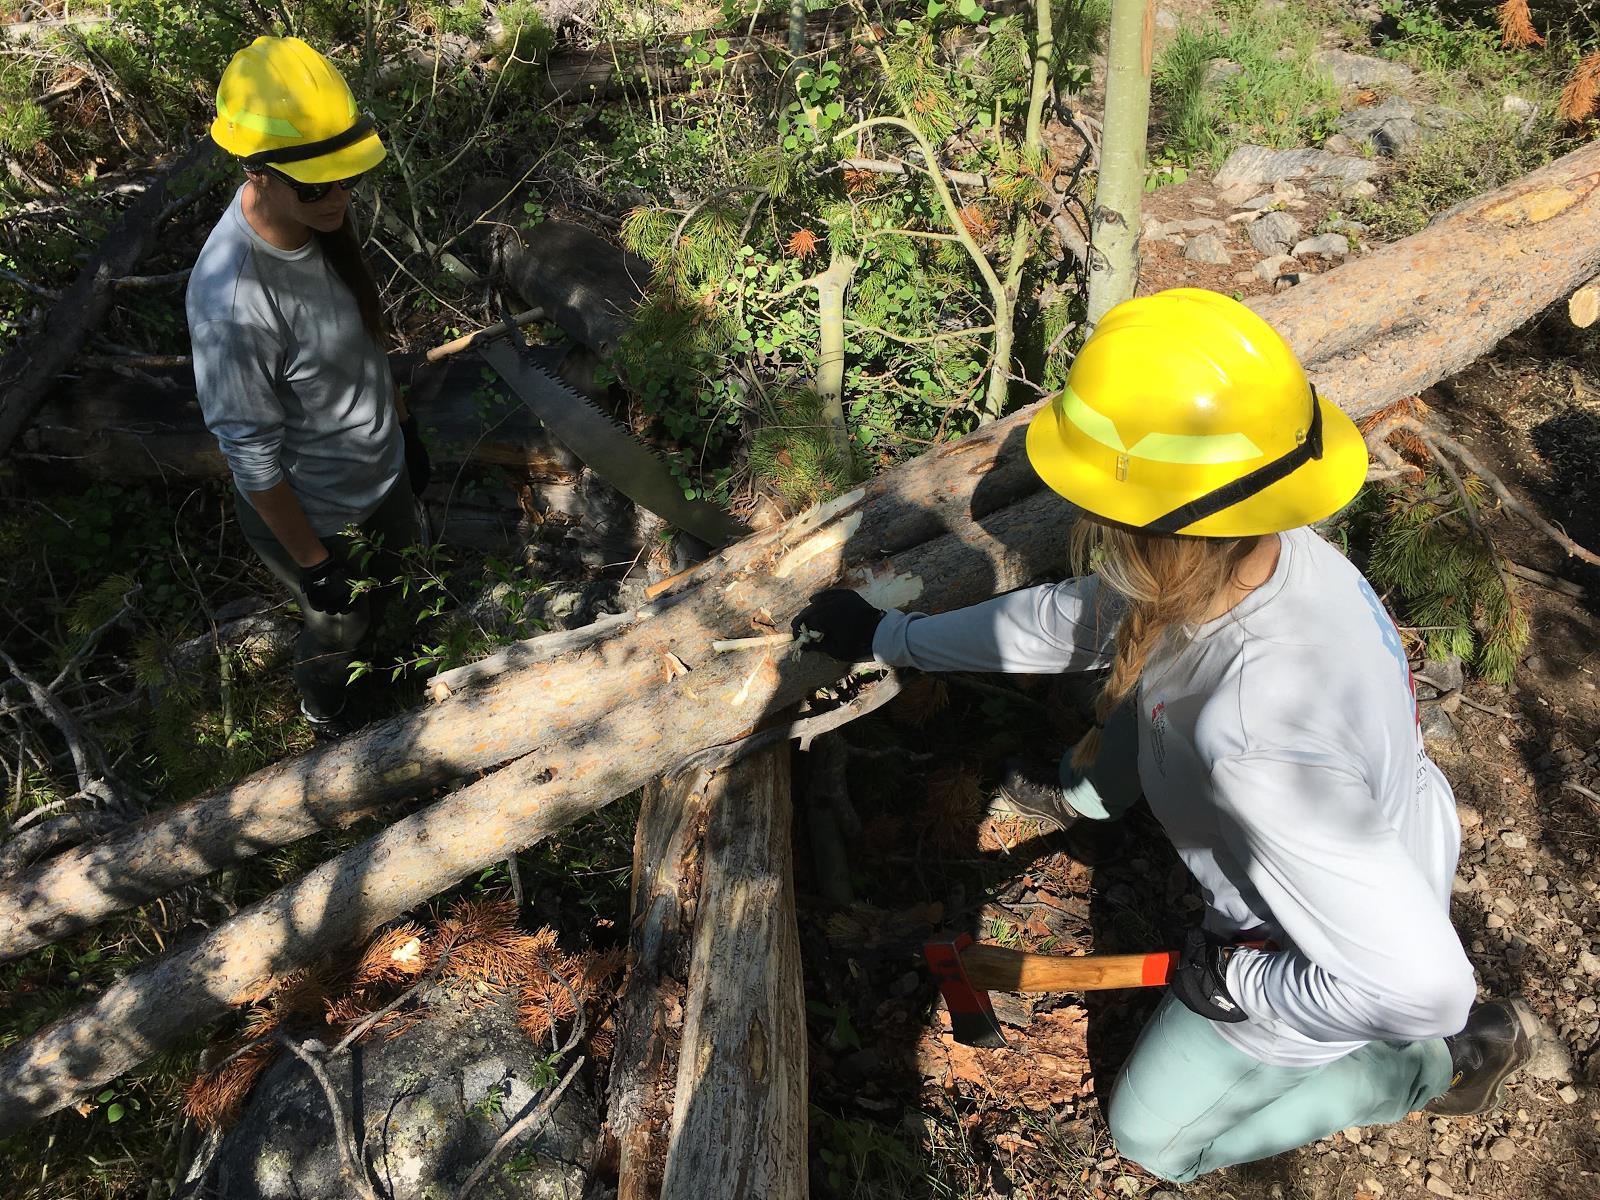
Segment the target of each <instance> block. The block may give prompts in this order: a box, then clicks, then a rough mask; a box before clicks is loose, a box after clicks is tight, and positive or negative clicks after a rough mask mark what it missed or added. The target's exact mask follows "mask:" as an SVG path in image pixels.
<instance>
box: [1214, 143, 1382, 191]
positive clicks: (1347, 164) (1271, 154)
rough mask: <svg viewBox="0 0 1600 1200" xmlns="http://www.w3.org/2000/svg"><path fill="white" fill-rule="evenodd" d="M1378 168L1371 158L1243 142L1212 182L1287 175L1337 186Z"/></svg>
mask: <svg viewBox="0 0 1600 1200" xmlns="http://www.w3.org/2000/svg"><path fill="white" fill-rule="evenodd" d="M1377 171H1378V164H1377V163H1375V162H1373V161H1371V160H1370V159H1365V158H1352V157H1350V156H1349V155H1344V154H1330V153H1328V152H1327V151H1326V150H1309V149H1300V150H1270V149H1268V148H1267V147H1265V146H1240V147H1239V148H1238V149H1237V150H1235V151H1234V152H1233V153H1232V154H1230V155H1228V161H1227V162H1225V163H1223V164H1222V167H1221V169H1220V170H1218V171H1217V174H1216V177H1215V179H1213V181H1212V182H1213V183H1215V184H1216V186H1217V187H1218V188H1219V189H1223V190H1226V189H1228V188H1231V187H1233V186H1234V185H1235V184H1245V183H1248V184H1255V185H1257V186H1261V185H1271V184H1275V183H1278V182H1279V181H1280V180H1286V179H1305V180H1308V181H1310V183H1311V186H1313V187H1317V186H1318V185H1320V184H1332V185H1333V186H1334V187H1335V190H1337V189H1338V188H1343V187H1347V186H1349V185H1350V184H1352V183H1355V182H1356V181H1357V180H1360V179H1370V178H1371V177H1372V176H1373V175H1375V174H1377ZM1319 190H1320V189H1319Z"/></svg>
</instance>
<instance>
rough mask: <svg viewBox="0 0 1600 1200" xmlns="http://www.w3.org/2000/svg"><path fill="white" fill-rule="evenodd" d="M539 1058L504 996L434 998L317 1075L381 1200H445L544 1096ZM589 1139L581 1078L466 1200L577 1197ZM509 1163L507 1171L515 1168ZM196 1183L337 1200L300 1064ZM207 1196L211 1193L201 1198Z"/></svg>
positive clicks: (293, 1064)
mask: <svg viewBox="0 0 1600 1200" xmlns="http://www.w3.org/2000/svg"><path fill="white" fill-rule="evenodd" d="M548 1054H549V1048H548V1047H541V1046H535V1045H534V1044H533V1043H532V1042H531V1041H530V1040H529V1039H528V1037H527V1035H526V1034H524V1033H523V1032H522V1030H521V1029H520V1028H518V1026H517V1011H516V998H515V997H514V996H500V997H490V998H488V1002H484V1000H483V999H482V998H479V999H477V1000H476V1002H468V1000H467V999H466V998H463V997H460V996H457V995H456V994H454V993H447V992H438V993H436V994H435V995H434V997H433V1002H432V1003H431V1004H430V1006H429V1008H428V1010H427V1016H426V1017H425V1018H424V1019H423V1020H422V1021H421V1022H420V1023H419V1024H417V1025H415V1026H414V1027H412V1028H411V1029H409V1030H407V1031H406V1032H405V1033H403V1034H401V1035H400V1036H398V1037H395V1038H390V1039H388V1040H384V1039H382V1038H381V1037H380V1038H373V1039H370V1040H368V1041H366V1042H363V1043H361V1044H359V1045H357V1046H355V1047H354V1048H353V1049H352V1050H351V1052H350V1053H348V1054H345V1055H342V1056H340V1057H339V1058H337V1059H334V1060H332V1061H330V1062H329V1063H328V1064H327V1072H328V1075H329V1077H330V1079H331V1080H332V1082H333V1086H334V1090H335V1091H336V1092H337V1093H338V1096H339V1100H340V1103H341V1104H343V1105H344V1107H345V1113H346V1114H347V1116H348V1117H349V1119H350V1123H351V1129H352V1132H353V1133H354V1134H355V1136H356V1137H357V1138H358V1139H364V1142H365V1148H366V1159H367V1162H368V1163H369V1164H370V1165H371V1167H372V1171H373V1176H374V1177H375V1178H376V1179H377V1180H378V1181H379V1184H380V1186H379V1188H378V1191H379V1194H381V1195H384V1196H387V1197H388V1198H389V1200H434V1198H435V1197H438V1196H452V1195H454V1194H455V1193H456V1190H457V1189H458V1188H459V1187H460V1186H461V1185H462V1184H463V1183H464V1182H465V1181H466V1179H467V1176H469V1175H470V1174H471V1173H472V1172H473V1170H474V1169H475V1168H476V1167H477V1166H478V1164H479V1163H480V1162H482V1160H483V1159H484V1157H485V1156H486V1155H487V1154H488V1152H489V1149H490V1147H492V1146H493V1145H494V1144H495V1142H496V1140H498V1139H499V1137H500V1135H501V1134H503V1133H504V1132H505V1131H506V1130H507V1129H508V1128H510V1126H511V1125H512V1123H514V1122H515V1121H516V1120H517V1119H518V1118H520V1117H521V1116H523V1114H524V1113H526V1112H529V1111H531V1110H532V1109H533V1108H534V1107H536V1106H537V1105H538V1103H539V1101H540V1100H541V1099H542V1098H543V1096H544V1095H545V1094H546V1093H547V1091H548V1086H547V1085H546V1084H544V1083H543V1081H540V1082H539V1083H538V1084H537V1085H536V1082H535V1081H536V1080H537V1079H538V1076H539V1072H540V1070H541V1068H542V1067H543V1065H544V1062H545V1060H546V1058H547V1057H548ZM599 1129H600V1110H599V1106H598V1104H597V1102H596V1100H595V1098H594V1096H593V1094H592V1086H591V1082H590V1080H589V1078H588V1077H587V1076H580V1077H579V1078H578V1079H576V1080H574V1081H573V1084H572V1086H571V1087H570V1088H568V1089H567V1092H566V1094H565V1095H564V1096H563V1097H562V1099H561V1102H560V1104H558V1105H557V1106H556V1108H555V1110H554V1111H553V1112H551V1113H550V1114H549V1115H548V1116H547V1117H546V1119H545V1120H544V1121H542V1122H541V1123H540V1124H538V1125H537V1126H536V1127H535V1128H534V1129H533V1130H532V1131H530V1132H529V1133H528V1134H527V1135H526V1136H525V1137H524V1138H523V1139H522V1140H521V1141H520V1142H518V1143H517V1144H516V1145H515V1146H513V1147H510V1148H508V1150H507V1151H506V1153H505V1154H504V1155H503V1156H502V1157H501V1159H500V1161H499V1164H498V1166H497V1168H496V1169H494V1170H491V1171H490V1173H489V1174H488V1176H487V1177H486V1178H485V1179H484V1180H483V1182H482V1183H480V1184H479V1185H478V1187H477V1188H476V1189H475V1191H474V1192H473V1196H474V1200H513V1198H515V1200H546V1198H549V1200H554V1198H556V1197H576V1196H581V1195H583V1194H584V1187H585V1183H586V1180H587V1178H588V1175H589V1164H590V1162H591V1160H592V1158H593V1156H594V1153H595V1148H596V1141H597V1138H598V1134H599ZM513 1163H514V1166H513ZM207 1182H208V1184H209V1186H210V1187H211V1188H212V1189H213V1190H214V1191H215V1193H216V1194H218V1195H223V1196H227V1197H228V1198H229V1200H348V1198H349V1197H350V1196H351V1195H353V1194H354V1193H353V1191H352V1190H351V1188H350V1186H349V1184H348V1183H347V1182H346V1181H345V1179H344V1178H343V1175H342V1169H341V1165H340V1158H339V1152H338V1150H337V1149H336V1148H335V1146H334V1140H333V1124H332V1119H331V1117H330V1115H329V1111H328V1101H327V1098H326V1097H325V1096H324V1094H323V1092H322V1089H321V1088H320V1087H319V1086H318V1085H317V1082H316V1080H315V1079H313V1078H312V1076H311V1073H310V1072H309V1071H308V1070H307V1069H306V1067H305V1065H304V1064H303V1063H301V1062H300V1061H299V1060H298V1059H296V1058H294V1057H293V1056H292V1055H290V1054H287V1053H285V1054H283V1055H281V1056H280V1057H279V1058H278V1059H277V1060H276V1061H275V1062H274V1063H273V1065H272V1066H271V1067H270V1068H269V1069H268V1070H267V1072H266V1074H265V1075H263V1076H262V1078H261V1081H260V1082H259V1083H257V1084H256V1087H255V1091H254V1092H253V1093H252V1095H251V1098H250V1101H249V1103H248V1105H247V1106H246V1108H245V1111H244V1115H243V1116H242V1117H241V1118H240V1120H239V1123H238V1124H237V1125H236V1126H234V1128H233V1129H232V1130H231V1131H230V1132H229V1133H228V1134H227V1136H226V1137H225V1138H224V1139H223V1142H222V1144H221V1146H220V1148H219V1149H218V1152H217V1156H216V1158H215V1159H214V1160H213V1163H212V1166H211V1170H210V1172H209V1174H208V1179H207ZM206 1194H210V1193H209V1192H208V1193H206Z"/></svg>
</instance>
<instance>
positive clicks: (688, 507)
mask: <svg viewBox="0 0 1600 1200" xmlns="http://www.w3.org/2000/svg"><path fill="white" fill-rule="evenodd" d="M477 350H478V353H479V354H480V355H482V356H483V360H484V361H485V362H487V363H488V364H489V366H491V367H492V368H494V371H495V373H496V374H498V375H499V376H500V378H501V379H503V380H505V382H506V386H507V387H509V388H510V389H511V390H512V391H513V392H515V393H516V394H517V396H518V398H519V399H521V400H522V402H523V403H524V404H526V405H527V406H528V407H529V408H530V409H532V410H533V414H534V416H536V417H538V418H539V420H540V421H541V422H543V424H544V426H545V428H546V429H548V430H549V431H550V432H551V433H552V434H554V435H555V437H556V438H557V440H559V441H560V442H561V444H562V445H564V446H565V447H566V448H567V449H568V450H570V451H572V453H573V454H575V455H577V456H578V458H579V459H580V460H582V461H583V462H584V463H585V464H586V465H587V466H588V467H589V469H590V470H592V471H593V472H594V473H595V474H597V475H599V476H600V477H601V478H602V479H604V480H605V481H606V482H607V483H609V484H611V485H612V486H613V487H615V488H616V489H617V490H618V491H619V492H621V493H622V494H623V495H624V496H626V497H628V499H630V500H632V501H633V502H634V503H635V504H638V505H639V506H640V507H642V508H647V509H649V510H650V511H651V512H653V513H655V514H656V516H658V517H660V518H661V519H662V520H663V521H666V522H667V523H668V524H669V525H675V526H677V527H678V528H679V529H682V530H683V531H684V532H686V533H691V534H693V535H694V536H695V537H697V538H699V539H700V540H701V541H702V542H705V543H707V544H708V545H710V546H723V545H726V544H727V543H729V542H731V541H736V540H737V539H739V538H742V537H744V536H745V535H746V534H748V533H749V532H750V529H749V527H748V526H746V525H744V524H743V523H742V522H740V521H737V520H735V519H734V518H733V517H731V516H729V515H728V514H727V513H725V512H723V511H722V509H720V508H718V507H717V506H716V505H715V504H712V503H710V502H708V501H705V500H690V499H689V498H688V497H686V496H685V495H684V494H683V488H682V486H681V485H680V484H679V483H678V481H677V480H676V479H675V478H673V475H672V472H671V471H670V470H669V469H668V468H667V464H666V463H664V462H662V461H661V460H660V459H659V458H657V457H656V456H655V455H654V454H653V453H651V452H650V451H649V450H648V449H646V448H645V447H644V446H643V445H641V444H640V443H639V442H638V441H637V440H635V438H634V436H633V435H632V434H631V433H629V432H628V431H627V430H626V429H624V428H623V427H622V426H621V425H619V424H618V423H617V422H616V421H614V420H613V419H612V418H611V417H609V416H607V415H606V414H605V413H603V412H601V411H600V410H599V409H598V408H596V407H595V406H594V405H593V404H591V403H590V402H589V399H588V397H586V396H584V395H582V394H581V393H579V392H577V391H575V390H574V389H573V388H572V386H571V385H570V384H568V383H567V382H566V381H565V380H563V379H559V378H557V377H556V376H554V375H552V374H550V372H549V371H547V370H546V369H545V368H544V366H543V365H542V364H540V363H539V362H538V361H537V360H536V359H535V358H534V356H533V348H532V347H531V346H529V345H528V340H527V338H525V337H524V336H523V334H522V330H521V329H518V328H516V327H515V326H513V327H512V328H511V329H509V330H508V331H507V332H506V334H505V335H504V336H503V337H497V338H494V339H492V340H490V341H487V342H484V343H483V344H482V345H480V346H478V347H477Z"/></svg>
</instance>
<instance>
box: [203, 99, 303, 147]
mask: <svg viewBox="0 0 1600 1200" xmlns="http://www.w3.org/2000/svg"><path fill="white" fill-rule="evenodd" d="M217 116H219V117H221V118H222V119H223V120H224V121H232V122H233V123H234V124H235V125H237V126H239V127H240V128H241V129H248V130H250V131H251V132H252V133H264V134H266V135H267V136H268V137H283V138H297V137H304V136H305V134H303V133H301V132H300V130H299V129H297V128H296V127H295V125H294V123H293V122H292V121H285V120H284V119H283V118H282V117H263V116H262V115H261V114H260V113H253V112H238V113H236V112H229V111H228V106H227V104H226V103H225V102H224V101H223V99H222V93H221V92H220V91H219V92H218V93H217Z"/></svg>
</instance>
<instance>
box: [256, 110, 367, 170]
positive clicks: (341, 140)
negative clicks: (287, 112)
mask: <svg viewBox="0 0 1600 1200" xmlns="http://www.w3.org/2000/svg"><path fill="white" fill-rule="evenodd" d="M373 129H374V126H373V123H372V118H371V117H368V116H361V117H357V118H356V123H355V124H354V125H352V126H350V128H349V129H346V130H345V131H344V132H343V133H336V134H334V135H333V136H332V137H329V138H323V139H322V140H321V141H320V142H307V143H305V145H303V146H282V147H280V148H278V149H277V150H259V151H257V152H256V153H255V154H249V155H246V156H244V157H243V158H241V159H240V160H239V161H240V162H241V163H242V164H244V168H245V170H247V171H259V170H260V169H261V168H262V167H264V166H266V165H267V164H268V163H292V162H304V161H305V160H306V159H308V158H321V157H322V156H323V155H324V154H332V153H333V152H334V151H335V150H343V149H344V148H345V147H346V146H353V145H354V144H355V143H356V142H359V141H360V140H361V139H362V138H364V137H366V136H367V134H369V133H371V132H372V131H373Z"/></svg>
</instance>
